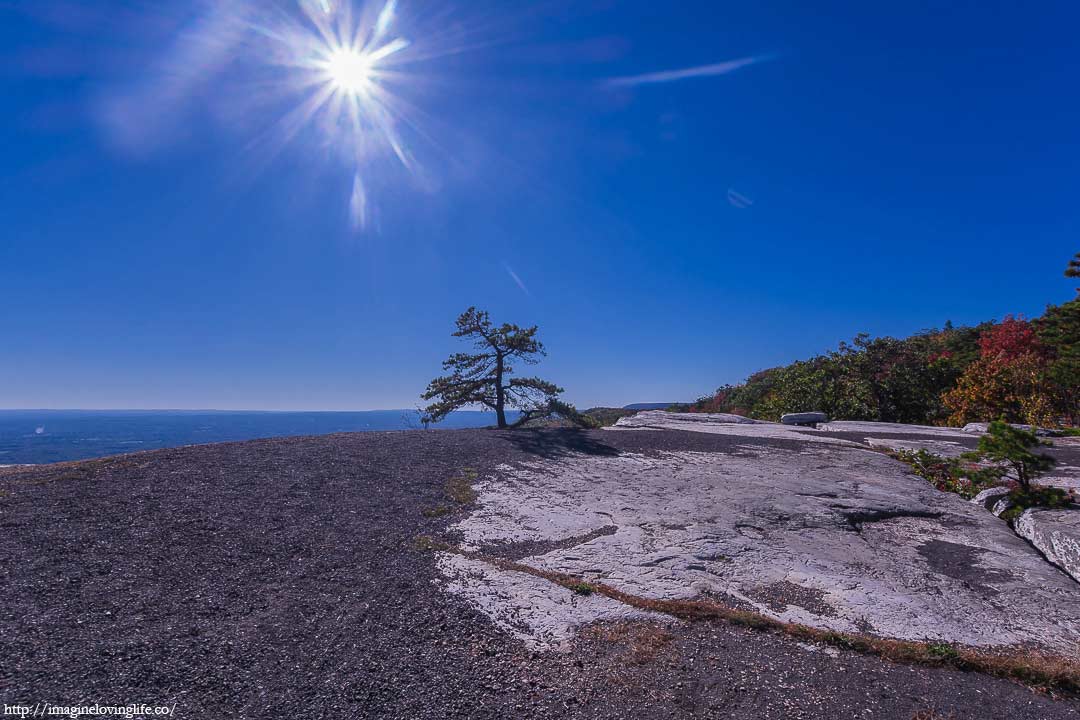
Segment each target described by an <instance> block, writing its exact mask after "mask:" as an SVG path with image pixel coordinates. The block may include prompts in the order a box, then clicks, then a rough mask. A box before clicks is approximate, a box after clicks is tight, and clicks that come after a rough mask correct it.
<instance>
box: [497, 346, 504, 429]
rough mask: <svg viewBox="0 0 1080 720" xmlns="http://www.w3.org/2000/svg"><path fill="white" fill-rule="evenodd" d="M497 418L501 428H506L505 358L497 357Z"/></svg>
mask: <svg viewBox="0 0 1080 720" xmlns="http://www.w3.org/2000/svg"><path fill="white" fill-rule="evenodd" d="M495 416H496V417H497V418H498V421H499V427H501V428H504V427H506V394H505V393H504V392H503V358H502V355H497V356H496V357H495Z"/></svg>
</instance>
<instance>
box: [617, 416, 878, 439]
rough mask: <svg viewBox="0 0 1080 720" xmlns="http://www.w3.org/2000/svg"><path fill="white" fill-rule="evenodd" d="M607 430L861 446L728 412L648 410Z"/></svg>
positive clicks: (801, 428) (620, 421)
mask: <svg viewBox="0 0 1080 720" xmlns="http://www.w3.org/2000/svg"><path fill="white" fill-rule="evenodd" d="M605 429H607V430H614V431H617V430H687V431H689V432H702V433H710V434H713V435H736V436H739V437H745V438H767V439H777V440H799V441H802V442H818V443H824V444H828V445H850V446H852V447H856V446H858V443H854V442H851V441H850V440H842V439H839V438H832V437H828V436H826V435H821V434H815V431H814V430H813V429H812V428H805V427H798V426H795V425H782V424H780V423H772V422H765V421H763V420H752V419H750V418H745V417H743V416H741V415H729V414H727V413H670V412H665V411H662V410H649V411H646V412H640V413H638V414H636V415H631V416H627V417H624V418H619V420H618V422H616V423H615V425H613V426H611V427H610V428H605Z"/></svg>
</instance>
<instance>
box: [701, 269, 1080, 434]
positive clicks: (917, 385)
mask: <svg viewBox="0 0 1080 720" xmlns="http://www.w3.org/2000/svg"><path fill="white" fill-rule="evenodd" d="M1066 275H1068V276H1070V277H1076V276H1078V275H1080V254H1078V255H1077V259H1076V260H1073V262H1072V263H1070V266H1069V270H1067V271H1066ZM689 409H690V410H691V411H696V412H727V413H735V414H738V415H745V416H747V417H752V418H758V419H763V420H778V419H779V418H780V415H782V414H783V413H787V412H802V411H811V410H820V411H823V412H825V413H827V414H828V415H829V417H830V418H833V419H843V420H877V421H883V422H900V423H917V424H931V425H963V424H965V423H968V422H981V421H989V420H995V419H998V418H1001V417H1004V418H1005V419H1006V420H1007V421H1009V422H1020V423H1027V424H1031V425H1041V426H1061V425H1072V426H1075V425H1080V296H1078V297H1077V298H1076V299H1074V300H1072V301H1070V302H1067V303H1064V304H1063V305H1057V306H1050V307H1048V308H1047V310H1046V312H1045V313H1044V314H1043V315H1042V316H1041V317H1039V318H1036V319H1034V320H1025V319H1023V318H1020V317H1006V318H1005V319H1004V320H1002V321H1001V322H987V323H983V324H981V325H978V326H976V327H953V326H952V325H951V324H948V323H947V324H946V326H945V327H944V328H942V329H939V330H937V329H936V330H927V331H923V332H920V333H918V334H916V335H914V336H912V337H909V338H906V339H902V340H898V339H896V338H890V337H882V338H871V337H869V336H868V335H865V334H862V335H858V336H857V337H855V339H854V340H852V341H851V343H847V342H842V343H840V347H839V348H837V349H836V350H835V351H832V352H829V353H826V354H824V355H819V356H817V357H814V358H811V359H809V360H800V361H798V362H794V363H792V364H791V365H786V366H783V367H777V368H771V369H769V370H762V371H761V372H758V373H755V374H754V375H751V376H750V377H749V378H748V379H747V380H746V382H745V383H743V384H741V385H725V386H724V387H721V388H720V389H719V390H717V391H716V393H715V394H713V395H711V396H709V397H704V398H701V399H700V400H698V401H697V402H696V403H694V404H693V405H691V406H690V408H689Z"/></svg>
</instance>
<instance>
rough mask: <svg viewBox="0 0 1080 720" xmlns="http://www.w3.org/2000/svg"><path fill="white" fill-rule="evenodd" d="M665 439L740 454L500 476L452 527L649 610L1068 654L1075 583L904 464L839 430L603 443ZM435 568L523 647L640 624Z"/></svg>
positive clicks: (509, 471) (769, 430)
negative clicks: (709, 608) (696, 611)
mask: <svg viewBox="0 0 1080 720" xmlns="http://www.w3.org/2000/svg"><path fill="white" fill-rule="evenodd" d="M672 428H677V429H691V430H693V431H695V432H707V433H717V434H723V435H728V436H734V437H735V438H737V442H725V443H723V444H719V443H718V444H717V448H718V450H717V451H715V452H709V451H649V452H641V453H634V452H622V453H617V454H587V453H569V454H565V455H561V456H557V457H549V458H538V459H536V460H535V461H526V462H518V463H515V464H513V465H510V464H507V465H503V466H500V467H499V468H498V469H497V470H496V471H495V472H493V473H491V474H489V475H487V476H486V477H483V478H482V479H481V481H480V482H479V484H478V488H477V489H478V490H479V503H478V509H477V510H476V511H475V512H473V513H472V514H471V515H470V516H468V517H467V518H465V519H463V520H461V521H460V522H458V523H457V524H456V525H455V526H454V527H453V530H454V531H456V532H457V533H459V535H458V536H459V537H460V538H461V539H462V541H463V545H464V546H465V547H466V548H467V549H469V550H473V551H481V552H496V551H502V552H503V553H504V556H505V552H506V551H507V549H510V550H511V551H512V552H513V554H514V558H515V559H516V560H518V561H519V562H521V563H524V564H526V565H530V566H532V567H535V568H539V569H543V570H551V571H557V572H560V573H569V574H572V575H576V576H580V577H582V578H585V579H592V580H596V581H601V582H604V583H606V584H608V585H611V586H613V587H615V588H617V589H619V590H622V591H624V592H627V593H632V594H635V595H638V596H642V597H646V598H657V599H659V598H664V599H691V598H699V597H711V598H720V599H722V600H725V601H727V602H730V603H733V604H737V605H740V606H744V607H753V608H755V609H756V610H758V611H760V612H762V613H764V614H766V615H770V616H772V617H775V618H778V619H782V620H788V621H795V622H801V623H807V624H810V625H814V626H818V627H825V628H832V629H836V630H841V631H854V632H869V633H873V634H877V635H880V636H885V637H895V638H904V639H912V640H921V639H932V640H937V641H945V642H952V643H962V644H967V645H975V646H997V645H1012V644H1028V645H1037V646H1042V647H1046V648H1053V649H1056V650H1059V651H1062V650H1063V651H1075V650H1076V648H1077V644H1078V643H1080V584H1078V583H1076V582H1075V581H1073V580H1072V579H1070V578H1069V577H1068V576H1066V575H1065V574H1064V573H1062V572H1060V571H1059V570H1058V569H1057V568H1055V567H1053V566H1052V565H1050V564H1049V563H1048V562H1047V561H1046V560H1045V559H1044V558H1043V557H1042V556H1041V555H1040V553H1039V552H1038V551H1036V550H1035V549H1034V548H1033V547H1032V546H1031V545H1030V544H1029V543H1028V542H1026V541H1025V540H1023V539H1022V538H1020V537H1018V536H1017V535H1016V534H1015V533H1013V532H1012V530H1011V529H1010V528H1009V527H1008V525H1007V524H1005V523H1003V522H1002V521H1001V520H999V519H998V518H996V517H994V516H993V515H991V514H990V513H988V512H986V511H985V510H984V509H983V508H982V507H981V506H979V505H976V504H974V503H970V502H967V501H965V500H963V499H961V498H960V497H958V496H955V495H951V494H946V493H941V492H938V491H937V490H935V489H934V488H933V487H931V486H930V485H929V484H928V483H926V482H925V481H924V480H922V479H920V478H918V477H916V476H915V475H913V474H912V473H910V472H909V470H908V468H907V467H906V466H905V465H903V464H902V463H899V462H897V461H895V460H892V459H891V458H889V457H887V456H886V455H884V454H882V453H879V452H875V451H873V450H871V449H869V448H867V447H866V446H865V444H863V443H860V442H857V441H855V440H852V439H847V438H845V437H843V436H841V435H839V434H837V433H833V434H829V433H826V432H820V431H814V430H810V429H805V430H804V429H796V428H790V427H787V426H783V425H779V424H774V423H760V422H745V419H737V420H728V419H727V418H723V417H719V416H711V417H709V416H677V415H676V414H672V413H640V414H639V415H637V416H635V417H633V418H626V419H624V421H620V424H619V426H618V427H616V428H615V429H614V430H613V431H612V432H637V431H640V430H650V431H654V432H655V431H661V432H664V431H667V432H674V431H676V430H674V429H672ZM969 437H970V436H969ZM440 568H441V570H442V572H443V573H444V576H445V577H446V579H447V583H448V586H449V588H450V589H451V590H452V591H453V592H456V593H460V594H461V595H462V596H464V597H466V598H467V599H468V600H469V601H470V602H471V603H473V604H474V605H475V606H476V607H477V608H479V609H480V610H482V611H483V612H484V613H486V614H487V615H488V616H489V617H490V618H491V619H492V620H493V621H494V622H496V623H497V624H499V625H500V626H501V627H503V628H504V629H505V630H506V631H507V632H510V633H513V634H515V635H518V636H519V637H521V638H522V639H523V640H525V641H527V642H530V643H532V644H535V645H546V644H552V643H558V642H559V641H562V640H566V639H568V638H570V637H572V635H573V634H574V632H575V628H577V627H579V626H580V625H582V624H584V623H588V622H590V621H593V620H600V619H609V618H625V617H633V616H635V613H636V612H637V611H632V610H631V609H629V608H628V607H626V606H625V605H622V604H621V603H618V602H616V601H614V600H611V599H609V598H598V597H596V596H595V595H594V596H589V597H584V596H578V595H574V594H573V593H571V592H570V591H568V590H566V589H565V588H563V587H560V586H557V585H554V584H552V583H549V582H547V581H544V580H541V579H538V578H535V577H531V576H527V575H523V574H522V573H516V572H512V571H507V570H498V569H495V568H493V567H491V566H490V565H488V564H487V563H485V562H484V561H482V560H479V559H475V558H466V557H462V556H459V555H454V554H450V553H446V554H443V555H442V556H441V557H440Z"/></svg>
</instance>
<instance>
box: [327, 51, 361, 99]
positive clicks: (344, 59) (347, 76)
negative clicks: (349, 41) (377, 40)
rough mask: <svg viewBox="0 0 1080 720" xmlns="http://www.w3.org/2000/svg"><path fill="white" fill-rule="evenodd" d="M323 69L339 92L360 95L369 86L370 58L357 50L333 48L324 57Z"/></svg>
mask: <svg viewBox="0 0 1080 720" xmlns="http://www.w3.org/2000/svg"><path fill="white" fill-rule="evenodd" d="M325 70H326V75H327V77H328V78H329V80H330V82H331V83H332V84H333V86H334V88H335V89H336V90H339V91H340V92H343V93H348V94H350V95H360V94H363V93H366V92H367V90H368V88H369V87H370V86H371V80H372V62H371V58H370V57H369V56H368V55H367V54H366V53H363V52H360V51H358V50H354V49H352V48H335V49H334V50H333V51H332V52H331V53H330V56H329V57H328V58H327V59H326V66H325Z"/></svg>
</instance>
